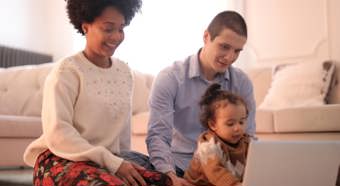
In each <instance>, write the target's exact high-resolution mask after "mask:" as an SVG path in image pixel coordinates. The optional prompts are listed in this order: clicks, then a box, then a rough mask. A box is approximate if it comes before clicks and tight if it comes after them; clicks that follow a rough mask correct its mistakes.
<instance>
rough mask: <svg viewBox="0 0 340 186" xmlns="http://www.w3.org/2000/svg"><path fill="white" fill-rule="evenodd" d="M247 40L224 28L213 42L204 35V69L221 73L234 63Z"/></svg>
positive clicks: (208, 35) (208, 36) (206, 34)
mask: <svg viewBox="0 0 340 186" xmlns="http://www.w3.org/2000/svg"><path fill="white" fill-rule="evenodd" d="M246 41H247V38H246V37H244V36H241V35H238V34H237V33H235V32H234V31H232V30H230V29H228V28H224V29H223V30H222V31H221V32H220V34H219V35H217V36H216V37H215V38H214V40H211V36H210V34H209V33H208V32H207V31H206V32H205V33H204V49H203V50H204V57H203V59H202V61H203V63H205V65H204V66H205V67H206V68H209V69H208V70H209V71H211V72H214V73H223V72H225V71H226V69H227V68H228V67H229V66H230V65H231V64H232V63H234V62H235V61H236V59H237V58H238V56H239V54H240V52H241V50H242V49H243V46H244V44H245V43H246Z"/></svg>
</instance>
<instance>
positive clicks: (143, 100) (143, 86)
mask: <svg viewBox="0 0 340 186" xmlns="http://www.w3.org/2000/svg"><path fill="white" fill-rule="evenodd" d="M133 77H134V87H133V95H132V114H133V115H135V114H137V113H140V112H145V111H148V110H149V107H148V99H149V93H150V89H151V85H152V81H153V76H152V75H150V74H144V73H142V72H139V71H136V70H134V71H133Z"/></svg>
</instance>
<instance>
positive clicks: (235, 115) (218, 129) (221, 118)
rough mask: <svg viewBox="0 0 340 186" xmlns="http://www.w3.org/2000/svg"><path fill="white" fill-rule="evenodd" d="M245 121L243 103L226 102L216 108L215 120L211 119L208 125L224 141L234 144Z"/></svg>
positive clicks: (242, 131)
mask: <svg viewBox="0 0 340 186" xmlns="http://www.w3.org/2000/svg"><path fill="white" fill-rule="evenodd" d="M246 122H247V113H246V109H245V107H244V105H242V104H238V105H234V104H231V103H228V104H226V105H223V106H220V107H219V108H217V109H216V112H215V121H211V122H210V123H209V126H210V129H211V130H213V131H214V132H215V133H216V134H217V135H218V136H219V137H220V138H222V139H223V140H224V141H226V142H228V143H232V144H236V143H237V142H239V140H240V139H241V137H242V136H243V134H244V132H245V128H246Z"/></svg>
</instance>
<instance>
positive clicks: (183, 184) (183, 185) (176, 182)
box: [166, 172, 195, 186]
mask: <svg viewBox="0 0 340 186" xmlns="http://www.w3.org/2000/svg"><path fill="white" fill-rule="evenodd" d="M166 174H167V175H168V176H169V177H170V178H171V181H172V185H173V186H195V185H193V184H191V183H190V182H188V181H187V180H185V179H183V178H180V177H177V175H176V174H175V173H174V172H168V173H166Z"/></svg>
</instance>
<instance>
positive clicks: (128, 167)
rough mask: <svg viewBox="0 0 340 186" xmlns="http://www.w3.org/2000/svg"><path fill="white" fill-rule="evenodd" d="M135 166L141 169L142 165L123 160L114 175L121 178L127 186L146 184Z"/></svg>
mask: <svg viewBox="0 0 340 186" xmlns="http://www.w3.org/2000/svg"><path fill="white" fill-rule="evenodd" d="M136 168H140V169H143V168H142V167H140V166H138V165H135V164H133V163H130V162H128V161H125V160H124V161H123V163H122V164H121V165H120V167H119V168H118V170H117V172H116V175H117V176H118V177H119V178H121V179H122V180H123V181H124V182H125V183H126V184H127V185H128V186H138V185H141V186H146V182H145V181H144V179H143V177H142V176H141V175H140V174H139V173H138V172H137V170H136Z"/></svg>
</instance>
